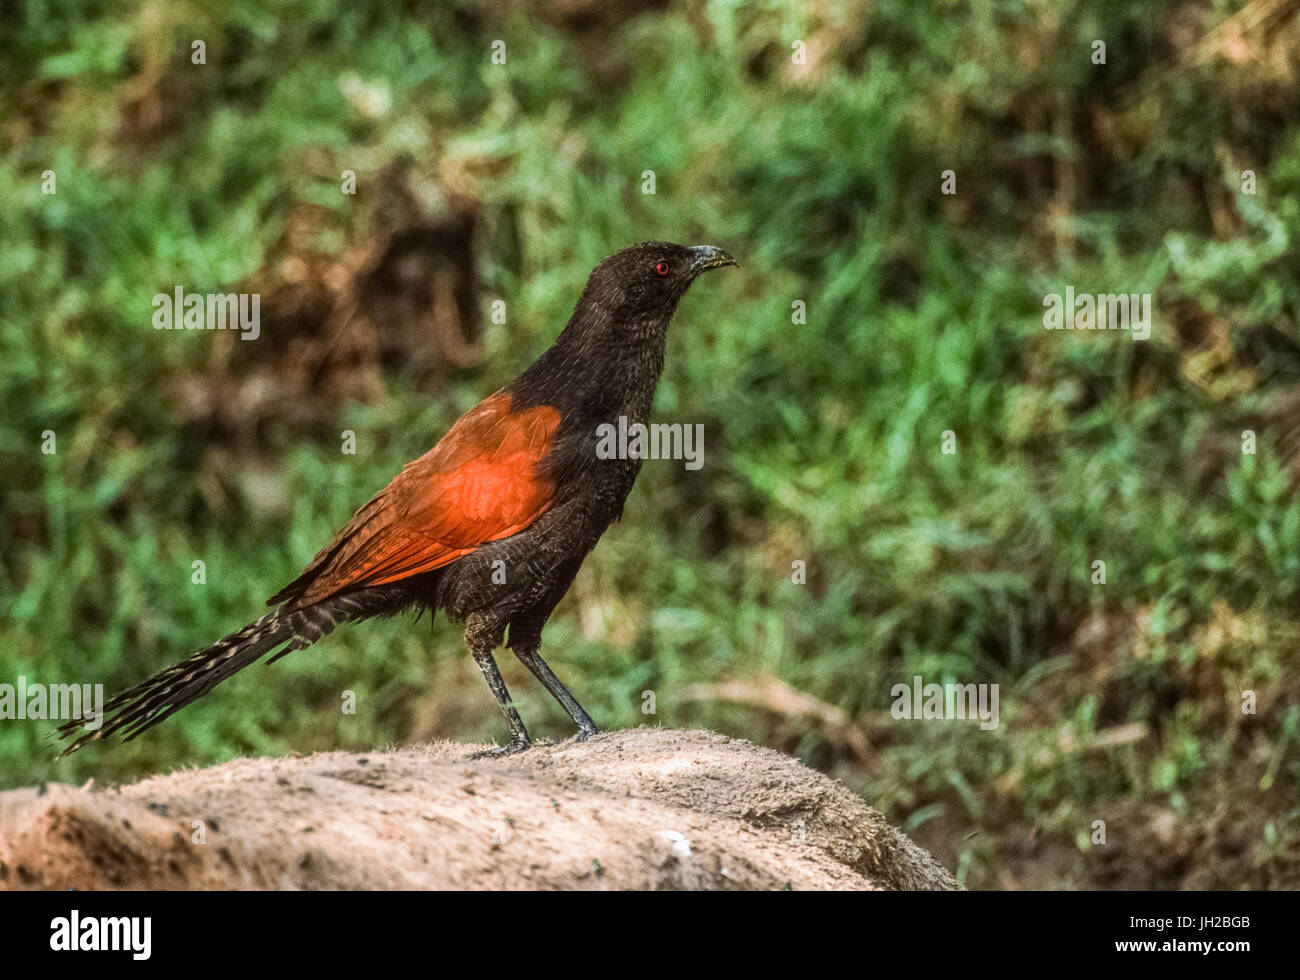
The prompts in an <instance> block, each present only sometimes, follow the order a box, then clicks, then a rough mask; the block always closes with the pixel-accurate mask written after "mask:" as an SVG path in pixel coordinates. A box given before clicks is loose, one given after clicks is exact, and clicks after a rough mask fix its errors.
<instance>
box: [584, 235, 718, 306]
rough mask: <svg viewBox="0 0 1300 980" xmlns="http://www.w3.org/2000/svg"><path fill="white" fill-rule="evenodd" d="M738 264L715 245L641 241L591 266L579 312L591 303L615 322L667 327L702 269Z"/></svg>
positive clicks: (704, 270) (705, 270)
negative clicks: (678, 303)
mask: <svg viewBox="0 0 1300 980" xmlns="http://www.w3.org/2000/svg"><path fill="white" fill-rule="evenodd" d="M737 264H738V263H737V262H736V260H735V259H733V258H732V257H731V256H730V255H728V254H727V253H726V252H724V251H723V250H722V249H720V248H715V247H714V246H712V245H689V246H688V245H675V244H673V243H672V242H641V243H640V244H637V245H633V246H632V247H631V248H625V249H623V251H621V252H615V253H614V254H613V255H611V256H609V257H608V258H607V259H605V260H603V261H602V262H601V263H600V264H599V265H598V266H596V268H595V269H593V270H592V273H591V277H590V278H589V279H588V280H587V288H586V289H585V290H583V293H582V299H580V300H579V301H578V309H577V310H576V311H575V315H576V314H577V313H578V312H580V311H582V310H584V308H586V309H587V310H589V311H590V312H591V313H592V314H595V315H597V316H600V315H602V314H603V315H604V316H606V317H609V318H611V319H612V320H613V321H614V322H615V323H621V324H625V325H629V326H630V325H644V326H651V325H655V326H661V327H667V325H668V321H669V320H670V319H672V315H673V311H675V310H676V309H677V301H678V300H680V299H681V298H682V296H683V295H684V294H685V293H686V290H687V289H688V288H690V285H691V283H693V282H694V281H695V278H696V277H697V276H698V275H700V274H701V273H703V272H707V271H708V270H710V269H717V268H719V267H721V266H724V265H737Z"/></svg>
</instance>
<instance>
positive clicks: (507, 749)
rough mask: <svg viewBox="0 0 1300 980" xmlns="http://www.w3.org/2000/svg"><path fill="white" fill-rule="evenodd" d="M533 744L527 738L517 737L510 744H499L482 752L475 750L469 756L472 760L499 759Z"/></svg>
mask: <svg viewBox="0 0 1300 980" xmlns="http://www.w3.org/2000/svg"><path fill="white" fill-rule="evenodd" d="M532 744H533V743H532V742H530V741H528V739H526V738H517V739H515V740H514V741H513V742H511V743H510V744H509V745H498V746H497V747H496V748H492V749H485V750H484V751H482V752H474V753H472V754H471V755H469V756H468V757H467V758H468V759H469V760H470V761H473V760H475V759H499V758H501V757H502V756H507V755H516V754H518V753H520V752H522V751H524V749H527V748H530V747H531V746H532Z"/></svg>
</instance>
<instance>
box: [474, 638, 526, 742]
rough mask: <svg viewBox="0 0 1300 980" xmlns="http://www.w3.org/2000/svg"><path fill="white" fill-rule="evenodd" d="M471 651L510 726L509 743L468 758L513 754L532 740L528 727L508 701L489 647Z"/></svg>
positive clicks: (508, 694)
mask: <svg viewBox="0 0 1300 980" xmlns="http://www.w3.org/2000/svg"><path fill="white" fill-rule="evenodd" d="M471 652H472V653H473V654H474V660H475V662H476V663H477V664H478V669H479V670H481V671H482V672H483V679H484V680H485V681H487V686H488V689H489V690H490V691H491V692H492V696H493V697H494V698H496V701H497V705H498V706H499V707H500V708H501V711H502V713H503V714H504V715H505V716H506V723H507V724H508V725H509V726H510V744H509V745H502V746H500V747H499V748H495V749H489V750H488V751H486V752H476V753H474V755H472V756H470V758H471V759H481V758H486V757H488V756H497V755H513V754H514V753H515V752H522V751H523V750H524V749H526V748H528V746H529V745H531V744H532V742H530V741H529V739H528V729H526V728H525V727H524V720H523V719H522V718H520V717H519V712H518V711H516V710H515V706H514V704H513V703H512V702H511V701H510V692H509V691H507V690H506V682H505V681H503V680H502V679H501V671H499V670H497V662H496V661H495V660H493V659H492V649H491V647H474V648H472V649H471Z"/></svg>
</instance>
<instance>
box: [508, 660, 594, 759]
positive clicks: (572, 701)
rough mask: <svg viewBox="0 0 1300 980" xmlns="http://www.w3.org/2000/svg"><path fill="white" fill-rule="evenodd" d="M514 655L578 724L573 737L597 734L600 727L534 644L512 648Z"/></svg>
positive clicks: (582, 737)
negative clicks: (547, 663) (576, 732)
mask: <svg viewBox="0 0 1300 980" xmlns="http://www.w3.org/2000/svg"><path fill="white" fill-rule="evenodd" d="M512 649H513V650H514V653H515V656H516V657H518V658H519V660H520V662H521V663H522V664H523V665H524V666H525V667H527V668H528V669H529V670H531V671H532V672H533V676H534V677H536V678H537V679H538V680H539V681H541V682H542V686H543V687H545V688H546V689H547V690H548V691H550V692H551V697H553V698H555V700H556V701H559V702H560V705H561V706H562V707H563V708H564V710H565V711H567V712H568V713H569V717H570V718H572V719H573V723H574V724H575V725H577V726H578V734H577V735H575V736H574V738H575V739H577V740H579V741H581V740H583V739H586V738H590V737H591V736H592V735H596V734H599V732H600V729H599V728H597V727H596V723H595V722H594V721H592V720H591V716H590V715H589V714H587V712H585V711H583V710H582V705H580V704H579V703H578V699H577V698H575V697H574V696H573V695H572V694H570V693H569V689H568V688H567V687H565V686H564V685H563V684H562V683H560V679H559V678H558V677H556V676H555V673H554V672H553V671H552V670H551V668H550V667H548V666H547V665H546V661H545V660H543V659H542V656H541V654H540V653H538V652H537V646H536V645H535V644H528V645H527V646H520V647H518V648H513V647H512Z"/></svg>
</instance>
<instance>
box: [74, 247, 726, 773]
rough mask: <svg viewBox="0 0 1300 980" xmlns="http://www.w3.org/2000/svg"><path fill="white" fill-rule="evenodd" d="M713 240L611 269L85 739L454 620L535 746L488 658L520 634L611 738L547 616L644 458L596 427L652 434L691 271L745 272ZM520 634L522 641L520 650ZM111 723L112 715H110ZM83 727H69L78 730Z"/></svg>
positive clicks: (556, 684)
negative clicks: (400, 465) (243, 616)
mask: <svg viewBox="0 0 1300 980" xmlns="http://www.w3.org/2000/svg"><path fill="white" fill-rule="evenodd" d="M735 264H736V261H735V260H734V259H733V258H732V257H731V256H730V255H728V254H727V253H726V252H724V251H722V250H721V249H719V248H714V247H713V246H711V245H696V246H693V247H690V248H688V247H686V246H683V245H673V244H670V243H668V242H643V243H641V244H639V245H634V246H632V247H631V248H628V249H624V250H623V251H621V252H618V253H616V254H614V255H611V256H610V257H609V258H607V259H605V260H604V261H603V262H601V263H600V264H599V265H598V266H596V268H595V270H593V271H592V273H591V277H590V278H589V279H588V280H587V288H586V289H584V290H583V292H582V296H581V298H580V299H579V300H578V305H577V306H576V307H575V308H574V311H573V316H571V317H570V318H569V322H568V325H567V326H565V328H564V330H563V331H562V332H561V333H560V335H559V337H557V338H556V340H555V343H554V344H552V345H551V347H550V349H549V350H547V351H546V353H544V354H543V355H542V356H541V357H539V358H538V359H537V361H536V362H535V363H534V364H533V365H532V366H531V367H530V368H528V370H526V371H525V372H524V373H523V374H522V375H520V376H519V378H518V379H517V380H516V381H515V382H514V383H513V384H510V385H508V386H507V387H505V388H502V389H501V390H500V391H498V392H497V393H496V394H494V395H491V396H489V397H488V398H487V399H485V400H484V401H482V402H480V403H479V404H478V405H477V406H476V407H475V408H473V409H471V410H470V411H469V412H467V413H466V414H465V415H463V416H462V417H461V418H460V420H459V421H457V422H456V424H455V425H453V426H452V427H451V430H450V431H449V432H448V433H447V434H446V435H445V436H443V437H442V439H440V440H439V441H438V444H437V445H436V446H434V447H433V448H432V449H430V450H429V451H428V452H427V453H425V454H424V455H423V456H421V457H420V458H419V459H417V460H415V461H414V462H412V463H409V464H407V466H406V467H405V468H404V469H403V470H402V472H401V473H399V474H398V475H397V476H396V477H395V478H394V479H393V481H392V482H391V483H389V484H388V486H387V487H385V488H384V489H383V490H381V491H380V492H379V493H378V494H377V495H376V496H375V498H374V499H373V500H371V501H370V503H368V504H366V505H365V506H364V507H362V508H361V509H360V510H359V511H357V512H356V514H354V515H353V517H352V520H350V521H349V522H348V524H347V526H346V527H344V528H343V530H342V531H340V532H339V533H338V534H337V535H336V536H335V538H334V540H333V541H331V542H330V543H329V545H327V546H326V547H325V549H324V550H323V551H321V552H320V553H319V554H318V555H317V556H316V557H315V558H314V559H313V560H312V563H311V564H310V565H309V566H308V567H307V570H306V571H305V572H303V573H302V574H301V575H299V576H298V577H297V578H296V579H294V580H293V581H292V582H290V583H289V584H288V585H287V586H285V587H284V588H283V589H281V590H280V591H279V592H277V593H276V594H275V595H273V596H272V597H271V598H270V599H269V600H268V602H267V604H268V605H271V606H275V607H276V608H275V610H274V611H272V612H270V613H268V614H266V615H265V616H263V617H262V618H261V619H259V620H257V621H256V622H253V623H250V624H249V625H247V626H245V627H244V628H243V629H241V630H239V631H238V632H236V633H231V634H230V635H229V636H227V637H226V638H224V639H223V640H220V641H219V642H217V643H216V644H214V645H213V646H210V647H208V648H207V649H206V650H201V651H199V652H198V653H196V654H194V655H193V656H191V657H190V658H189V659H188V660H184V661H182V662H181V663H179V664H176V665H175V666H174V667H169V668H167V669H166V670H164V671H161V672H160V673H157V674H155V675H154V676H152V677H150V678H149V679H148V680H146V681H144V682H143V683H141V684H138V685H136V686H135V687H132V688H130V689H129V690H126V691H123V692H122V693H120V694H118V695H116V696H114V697H112V698H110V699H109V700H108V702H107V703H106V704H105V705H104V713H105V717H104V719H103V720H102V726H101V727H100V728H99V729H98V730H97V731H94V732H85V733H83V734H81V735H79V736H77V737H76V740H75V741H74V742H72V744H71V745H69V746H68V747H67V748H66V749H65V750H64V752H63V754H64V755H66V754H68V753H69V752H73V751H75V750H76V749H78V748H80V747H81V746H82V745H84V744H85V743H86V742H89V741H93V740H95V739H100V738H104V737H105V736H107V735H112V734H113V733H115V732H122V733H123V735H124V737H125V738H126V739H128V740H129V739H132V738H134V737H135V736H137V735H139V734H140V733H141V732H143V731H145V730H146V729H149V728H152V727H153V726H154V725H156V724H158V723H159V722H161V721H163V720H164V719H166V718H168V717H170V716H171V715H172V714H174V713H175V712H177V711H179V710H180V709H181V708H183V707H185V705H187V704H189V703H190V702H191V701H194V700H196V699H198V698H201V697H202V696H203V695H205V694H207V693H208V692H209V691H210V690H212V688H213V687H215V686H216V685H217V684H219V683H220V682H221V681H223V680H225V679H226V678H227V677H229V676H230V675H231V674H233V673H235V672H236V671H238V670H241V669H242V668H244V667H247V666H248V665H249V664H251V663H253V662H254V661H256V660H259V659H261V658H262V657H263V656H265V655H266V654H268V653H270V652H271V651H273V650H277V649H278V652H277V653H276V654H275V656H273V657H272V658H271V660H269V661H267V662H268V663H271V662H273V661H275V660H278V659H279V658H280V657H283V656H284V655H285V654H286V653H289V652H290V651H293V650H301V649H303V648H304V647H308V646H311V645H312V644H313V643H315V642H316V641H317V640H319V639H320V638H321V637H323V636H325V635H326V634H328V633H330V632H331V631H332V630H334V628H335V627H337V626H338V625H339V624H340V623H345V622H351V621H354V620H360V619H367V618H369V617H371V616H391V615H394V614H396V613H399V612H403V611H405V610H410V609H415V610H421V609H427V610H429V611H430V612H431V613H434V612H436V611H437V610H439V609H441V610H443V611H444V612H445V613H446V614H447V615H448V616H450V617H451V618H452V619H453V620H455V621H457V622H461V623H464V626H465V642H466V643H467V644H468V645H469V649H470V652H471V653H472V654H473V655H474V659H475V661H476V662H477V663H478V666H479V669H480V670H481V671H482V672H483V677H484V679H485V680H486V681H487V684H488V687H489V688H490V689H491V691H492V696H493V697H494V698H496V701H497V704H498V705H499V706H500V707H501V710H502V711H503V712H504V713H505V716H506V720H507V722H508V723H509V725H510V744H509V745H505V746H502V747H500V748H498V749H496V750H494V752H495V753H508V752H516V751H519V750H520V749H524V748H527V747H528V745H529V738H528V730H527V729H526V728H524V723H523V721H522V720H521V719H520V717H519V712H517V711H516V710H515V708H514V706H513V705H512V704H511V702H510V695H509V692H507V690H506V685H505V682H504V681H502V679H501V674H500V672H499V671H498V670H497V665H496V661H495V660H494V659H493V657H492V651H493V650H495V649H496V648H497V647H498V646H500V645H501V643H502V642H503V641H506V643H507V645H508V646H509V647H510V649H511V650H512V651H513V652H514V654H515V656H516V657H518V658H519V659H520V660H521V661H522V662H523V664H524V666H526V667H527V668H528V669H529V670H530V671H532V672H533V675H534V676H535V677H536V678H537V679H538V680H539V681H541V682H542V685H543V686H544V687H545V688H546V689H547V690H548V691H550V692H551V695H552V696H553V697H554V698H555V699H556V700H557V701H559V702H560V704H561V705H562V706H563V707H564V710H565V711H567V712H568V713H569V717H570V718H572V719H573V722H574V724H576V725H577V726H578V732H577V734H576V736H575V737H576V738H586V737H588V736H590V735H593V734H595V733H596V731H597V728H596V726H595V724H594V723H593V722H592V720H591V718H590V716H588V714H587V712H586V711H584V710H583V709H582V706H581V705H580V704H578V702H577V700H575V699H574V697H573V695H572V694H570V693H569V690H568V688H566V687H565V686H564V685H563V684H562V683H560V681H559V679H558V678H557V677H556V676H555V674H554V673H552V672H551V668H550V667H548V666H547V665H546V662H545V661H544V660H542V658H541V655H540V653H539V652H538V651H539V649H540V646H541V639H542V627H543V626H544V625H545V624H546V621H547V619H548V618H549V617H550V615H551V612H552V610H554V609H555V607H556V605H557V604H558V603H559V601H560V599H561V598H562V597H563V596H564V593H565V592H567V591H568V588H569V585H570V584H571V583H572V582H573V579H574V576H575V575H576V574H577V572H578V566H580V565H581V564H582V560H583V559H584V558H586V557H587V553H588V552H590V551H591V549H592V548H594V547H595V545H596V542H597V541H598V540H600V536H601V535H602V534H604V533H605V529H606V528H608V527H609V525H610V524H611V523H613V522H614V521H616V520H618V519H619V517H621V516H622V513H623V502H624V501H625V500H626V499H627V495H628V492H629V491H630V490H631V489H632V483H633V481H635V480H636V476H637V472H638V471H639V470H640V468H641V460H640V459H601V458H599V457H598V455H597V453H596V443H597V429H598V427H599V426H601V425H602V424H604V423H609V424H612V425H616V426H617V424H618V422H619V417H620V416H624V417H626V419H627V424H628V425H629V426H630V425H632V424H634V423H638V422H639V423H642V424H645V423H646V422H648V419H649V415H650V405H651V402H652V401H653V399H654V391H655V387H656V385H657V384H658V383H659V376H660V374H661V373H662V372H663V365H664V341H665V335H666V332H667V328H668V322H669V320H671V319H672V316H673V312H674V311H675V310H676V308H677V302H678V300H680V299H681V298H682V295H683V294H684V293H685V292H686V290H687V288H688V287H689V286H690V284H691V283H692V282H693V281H694V280H695V277H696V276H698V275H699V274H700V273H702V272H705V271H706V270H708V269H716V268H718V267H720V266H725V265H735ZM507 631H508V633H509V635H508V640H507ZM110 715H111V717H109V716H110ZM81 725H82V721H81V720H77V721H71V722H68V723H67V724H65V725H62V726H60V727H59V729H58V732H59V734H60V735H61V736H62V737H64V738H72V737H73V736H76V735H77V732H78V729H79V728H80V727H81Z"/></svg>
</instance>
